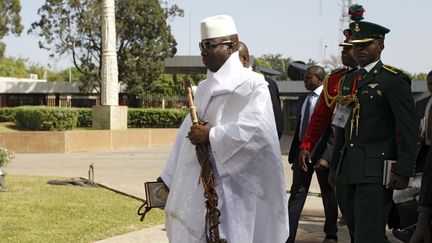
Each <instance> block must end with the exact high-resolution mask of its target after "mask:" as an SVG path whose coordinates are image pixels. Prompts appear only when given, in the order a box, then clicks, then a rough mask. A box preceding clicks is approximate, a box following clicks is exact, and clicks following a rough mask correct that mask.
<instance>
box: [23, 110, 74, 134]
mask: <svg viewBox="0 0 432 243" xmlns="http://www.w3.org/2000/svg"><path fill="white" fill-rule="evenodd" d="M77 121H78V111H77V110H75V109H71V108H61V107H44V106H21V107H18V108H16V112H15V123H16V125H17V126H18V127H20V128H23V129H30V130H37V131H66V130H72V129H73V128H75V127H76V125H77Z"/></svg>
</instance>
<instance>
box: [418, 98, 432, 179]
mask: <svg viewBox="0 0 432 243" xmlns="http://www.w3.org/2000/svg"><path fill="white" fill-rule="evenodd" d="M430 98H431V96H428V97H426V98H424V99H421V100H419V101H417V102H416V110H417V114H418V120H419V121H420V120H421V119H422V118H423V117H424V116H425V111H426V106H427V103H428V102H429V99H430ZM429 147H430V146H429V145H425V144H424V140H423V141H420V145H419V152H418V154H417V160H416V168H415V171H416V173H418V172H421V171H423V167H424V166H425V162H426V156H427V153H428V151H429Z"/></svg>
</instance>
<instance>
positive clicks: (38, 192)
mask: <svg viewBox="0 0 432 243" xmlns="http://www.w3.org/2000/svg"><path fill="white" fill-rule="evenodd" d="M52 179H63V178H52V177H36V176H13V175H7V176H6V183H7V185H8V190H9V191H8V192H0V241H1V242H92V241H96V240H101V239H105V238H108V237H112V236H115V235H119V234H123V233H127V232H131V231H135V230H140V229H143V228H146V227H150V226H154V225H158V224H162V223H163V221H164V215H163V211H162V210H157V209H154V210H151V211H150V213H149V214H148V215H147V216H146V219H145V221H144V222H141V221H139V216H138V215H137V214H136V211H137V209H138V207H139V206H140V205H141V203H142V202H140V201H138V200H135V199H133V198H129V197H126V196H123V195H120V194H117V193H114V192H112V191H109V190H106V189H103V188H100V187H99V188H98V187H77V186H60V185H49V184H47V181H48V180H52Z"/></svg>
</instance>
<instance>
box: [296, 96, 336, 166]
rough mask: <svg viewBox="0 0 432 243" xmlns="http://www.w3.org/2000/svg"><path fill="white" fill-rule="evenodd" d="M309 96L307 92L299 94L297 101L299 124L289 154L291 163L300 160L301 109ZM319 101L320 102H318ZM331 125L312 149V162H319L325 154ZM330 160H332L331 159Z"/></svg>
mask: <svg viewBox="0 0 432 243" xmlns="http://www.w3.org/2000/svg"><path fill="white" fill-rule="evenodd" d="M306 97H307V94H302V95H300V96H299V98H298V103H297V125H296V130H295V134H294V138H293V140H292V143H291V148H290V152H289V155H288V161H289V163H298V162H299V160H298V159H299V152H300V150H299V147H300V143H301V142H300V141H299V136H300V135H299V133H300V121H301V115H302V113H301V110H302V106H303V103H304V101H305V99H306ZM323 98H324V97H322V95H321V96H320V97H319V98H318V99H323ZM317 103H318V102H317ZM315 107H316V106H315ZM330 131H331V129H330V127H329V128H328V129H327V130H326V132H325V133H324V134H323V136H322V137H321V139H320V141H319V142H318V143H317V145H316V147H315V149H314V150H313V151H312V162H313V163H315V162H317V161H318V160H319V159H320V157H321V155H322V154H323V152H324V151H325V149H326V145H327V140H328V138H329V135H330ZM329 162H330V161H329Z"/></svg>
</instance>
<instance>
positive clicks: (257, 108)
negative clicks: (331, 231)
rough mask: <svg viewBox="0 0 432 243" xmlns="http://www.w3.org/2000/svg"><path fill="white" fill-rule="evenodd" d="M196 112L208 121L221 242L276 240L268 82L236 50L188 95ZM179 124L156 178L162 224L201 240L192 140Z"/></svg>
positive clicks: (276, 151)
mask: <svg viewBox="0 0 432 243" xmlns="http://www.w3.org/2000/svg"><path fill="white" fill-rule="evenodd" d="M195 105H196V106H197V108H198V114H199V117H200V118H201V119H202V120H205V121H208V122H209V123H210V124H211V125H212V128H211V130H210V135H209V137H210V145H211V150H212V155H211V156H212V157H211V161H212V163H213V168H214V170H215V176H216V183H217V186H216V190H217V193H218V196H219V208H220V212H221V217H220V221H221V225H220V230H221V236H222V238H224V239H226V240H227V241H228V243H266V242H269V243H282V242H285V241H286V239H287V238H288V234H289V226H288V212H287V210H288V209H287V199H286V192H285V183H284V172H283V167H282V160H281V153H280V147H279V139H278V136H277V132H276V126H275V121H274V115H273V108H272V104H271V99H270V94H269V91H268V87H267V82H266V81H265V80H264V78H263V77H262V76H261V75H256V73H253V72H251V71H250V70H248V69H246V68H243V66H242V64H241V62H240V60H239V56H238V52H235V53H233V54H232V55H231V56H230V58H229V59H228V60H227V61H226V62H225V63H224V65H223V66H222V67H221V68H220V69H219V71H218V72H216V73H213V72H210V71H208V72H207V79H206V80H204V81H202V82H200V84H199V85H198V89H197V92H196V94H195ZM190 126H191V119H190V117H189V116H188V117H186V119H185V120H184V121H183V124H182V125H181V127H180V129H179V132H178V135H177V138H176V142H175V145H174V148H173V149H172V151H171V153H170V155H169V158H168V160H167V162H166V165H165V168H164V170H163V172H162V175H161V177H162V179H163V180H164V182H165V183H166V184H167V186H168V187H169V188H170V193H169V196H168V201H167V205H166V207H165V213H166V222H165V225H166V228H167V234H168V238H169V240H170V242H173V243H194V242H197V243H198V242H205V229H204V227H205V212H206V208H205V204H204V201H205V199H204V191H203V187H202V184H198V180H199V173H200V165H199V163H198V161H197V158H196V155H195V147H194V145H192V144H191V143H190V141H189V139H187V138H186V135H187V133H188V131H189V130H190Z"/></svg>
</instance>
